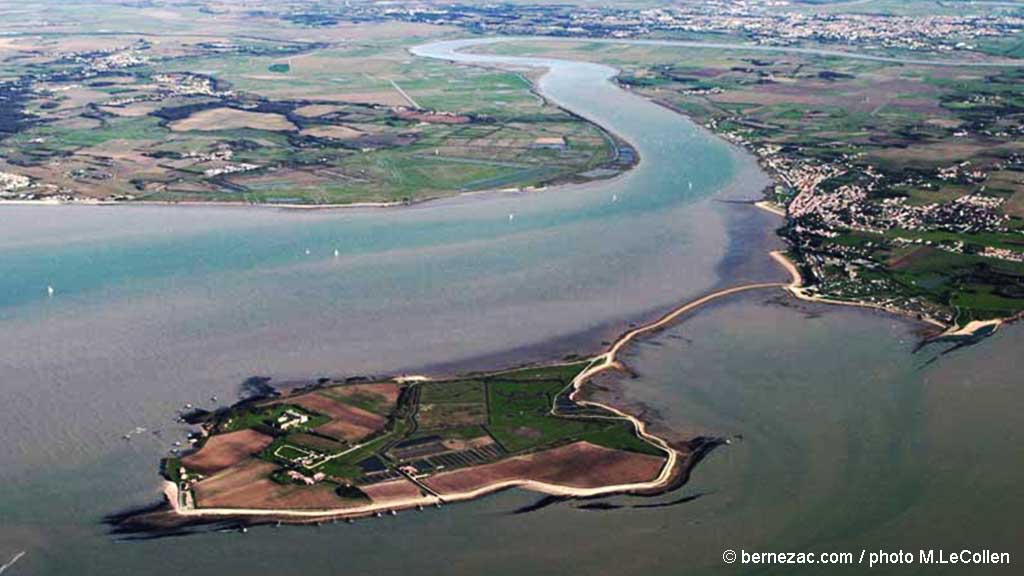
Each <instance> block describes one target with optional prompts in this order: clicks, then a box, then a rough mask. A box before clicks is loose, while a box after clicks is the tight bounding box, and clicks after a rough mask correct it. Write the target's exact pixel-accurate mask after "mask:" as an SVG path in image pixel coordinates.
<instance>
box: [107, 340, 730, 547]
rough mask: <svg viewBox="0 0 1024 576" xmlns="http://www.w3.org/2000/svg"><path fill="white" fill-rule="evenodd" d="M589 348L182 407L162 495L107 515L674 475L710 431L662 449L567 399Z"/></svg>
mask: <svg viewBox="0 0 1024 576" xmlns="http://www.w3.org/2000/svg"><path fill="white" fill-rule="evenodd" d="M603 359H604V356H601V357H598V358H595V359H593V360H587V361H578V362H573V363H568V364H556V365H550V366H543V367H533V368H521V369H516V370H512V371H507V372H498V373H490V374H478V375H470V376H465V377H458V378H453V379H446V380H431V379H427V378H425V377H405V378H394V379H385V380H369V379H362V378H355V379H348V380H344V381H335V380H330V379H321V380H319V381H317V382H315V383H312V384H309V385H306V386H301V387H297V388H293V389H287V390H281V391H277V390H273V389H271V388H269V387H267V386H264V387H263V389H264V390H265V393H264V394H261V395H258V396H256V397H253V398H249V399H246V400H243V401H241V402H239V403H237V404H235V405H233V406H230V407H225V408H221V409H219V410H216V411H213V412H208V411H203V410H195V411H193V412H191V413H189V414H187V415H185V419H186V420H187V421H188V422H190V423H193V424H198V425H199V431H198V432H196V433H194V434H193V435H192V437H191V442H192V444H193V446H192V448H191V449H189V450H187V451H184V452H180V453H177V454H175V455H173V456H170V457H167V458H165V459H164V460H163V461H162V463H161V472H162V475H163V476H164V478H165V480H166V490H165V494H166V495H167V499H168V505H167V506H163V507H161V508H160V509H158V510H155V511H154V510H147V511H145V512H143V513H141V514H134V515H127V516H125V517H123V518H120V519H118V520H117V522H116V524H118V527H117V528H116V530H118V531H123V532H138V531H149V530H168V529H175V528H179V527H182V526H185V525H192V524H207V523H217V522H223V521H232V522H242V523H243V524H244V523H259V522H268V521H277V522H286V523H309V522H321V521H325V520H337V519H342V518H345V519H351V518H358V517H365V516H374V515H376V516H380V515H383V514H393V513H395V512H396V511H398V510H401V509H408V508H418V509H423V508H425V507H429V506H441V505H443V504H444V503H447V502H456V501H461V500H467V499H471V498H475V497H479V496H482V495H485V494H489V493H492V492H495V491H498V490H502V489H506V488H511V487H523V488H527V489H530V490H533V491H537V492H542V493H547V494H550V495H553V496H564V497H587V496H602V495H608V494H614V493H638V494H642V493H647V494H653V493H661V492H664V491H665V490H667V489H670V488H672V487H674V486H678V485H679V484H680V482H681V480H682V479H683V476H685V472H686V471H688V469H689V467H690V465H691V464H692V463H694V462H695V461H696V460H697V459H699V458H700V457H701V456H702V455H703V453H705V452H706V450H707V449H708V448H710V447H713V446H714V445H715V444H716V441H714V440H706V439H696V440H694V441H693V442H691V443H690V444H689V445H688V446H673V447H669V446H668V445H667V444H666V443H665V442H663V441H661V440H660V439H657V438H654V437H651V436H648V435H647V434H645V433H644V432H643V431H642V424H640V422H639V421H637V420H635V419H634V418H632V417H628V416H626V415H624V414H623V413H621V412H619V411H617V410H615V409H614V408H609V407H604V406H601V405H599V404H595V403H592V402H585V401H577V400H575V399H574V392H575V391H576V390H578V386H579V385H580V384H581V383H582V381H581V375H583V374H584V373H585V372H587V371H590V372H595V371H596V369H595V368H594V367H595V366H596V365H597V363H598V362H599V361H600V360H603ZM602 369H603V368H602ZM584 377H585V376H584Z"/></svg>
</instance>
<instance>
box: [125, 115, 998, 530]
mask: <svg viewBox="0 0 1024 576" xmlns="http://www.w3.org/2000/svg"><path fill="white" fill-rule="evenodd" d="M649 101H652V102H653V103H655V104H658V102H657V101H655V100H649ZM674 111H675V112H677V113H679V111H678V110H674ZM684 116H685V114H684ZM588 121H589V120H588ZM601 129H602V130H604V131H606V132H608V133H609V134H614V133H612V132H610V131H608V130H607V129H605V128H604V127H601ZM709 132H710V131H709ZM710 133H711V134H713V135H714V136H716V137H718V138H720V139H721V136H719V135H717V134H714V132H710ZM616 136H617V135H616ZM722 140H723V141H725V142H726V143H728V144H733V143H731V142H729V141H728V140H725V139H722ZM627 142H628V141H627ZM741 149H744V148H742V147H741ZM634 150H636V148H635V147H634ZM744 151H746V152H748V153H749V151H747V150H745V149H744ZM755 158H756V156H755ZM636 165H638V164H634V165H633V166H634V167H635V166H636ZM626 173H627V171H623V172H620V173H619V174H617V175H615V177H621V176H622V175H624V174H626ZM570 185H571V184H570ZM519 192H523V191H522V190H520V191H519ZM481 193H483V191H478V192H470V193H465V194H481ZM424 201H429V200H424ZM118 204H121V205H125V204H130V203H123V202H122V203H118ZM172 204H180V203H172ZM199 204H200V205H209V203H199ZM402 204H406V205H408V204H414V203H402ZM753 204H754V205H755V206H757V207H758V208H761V209H763V210H766V211H768V212H771V213H773V214H775V215H776V216H780V217H785V210H783V209H781V208H780V207H778V206H776V205H774V204H770V203H768V202H767V201H764V200H762V201H757V202H754V203H753ZM228 205H230V206H237V204H231V203H229V204H228ZM251 206H253V207H260V206H268V207H269V206H270V205H251ZM276 207H278V208H280V207H282V206H281V205H278V206H276ZM297 207H301V208H311V209H318V208H326V207H325V206H305V205H300V206H297ZM339 207H355V206H353V205H341V206H339ZM363 207H366V206H363ZM768 255H769V256H770V257H771V258H772V259H773V260H774V261H775V262H776V263H777V264H779V265H780V266H782V267H783V268H784V269H785V270H786V271H788V272H789V273H790V277H791V278H790V281H789V282H779V281H776V282H754V283H746V284H741V285H734V286H729V287H725V288H721V289H717V290H715V291H713V292H710V293H707V294H704V295H702V296H699V297H697V298H694V299H690V300H687V301H686V302H684V303H682V304H679V305H676V306H674V307H673V308H671V309H670V310H669V311H668V312H667V313H664V314H663V315H661V316H659V317H657V318H655V319H654V320H651V321H649V322H647V323H645V324H642V325H641V326H639V327H636V328H632V329H629V330H627V331H626V332H624V333H622V334H620V335H619V336H618V337H617V338H615V340H614V341H613V342H612V343H611V344H610V346H608V347H607V348H606V350H605V351H604V352H601V353H599V354H597V355H594V356H589V357H583V358H576V359H574V360H573V362H579V361H580V360H584V361H587V360H589V363H588V365H587V367H586V368H584V369H583V371H581V372H580V373H579V374H577V375H576V377H574V378H573V380H572V382H571V383H570V386H571V387H572V388H573V390H572V392H571V393H570V395H569V398H570V399H571V400H573V401H577V402H578V403H579V404H580V405H585V406H586V405H589V406H593V407H598V408H602V409H604V410H607V411H609V412H611V413H613V414H615V415H616V416H609V417H607V418H612V419H621V420H626V421H629V422H630V423H631V424H632V425H633V428H634V431H635V433H636V435H637V437H639V438H641V439H643V440H645V441H647V442H648V443H649V444H651V445H653V446H655V447H657V448H659V449H660V450H662V451H663V452H664V455H665V461H664V463H663V464H662V466H661V468H660V470H659V473H658V475H657V476H656V477H655V478H653V479H651V480H648V481H644V482H634V483H629V484H615V485H607V486H599V487H592V488H580V487H574V486H566V485H560V484H553V483H547V482H541V481H537V480H532V479H530V478H528V477H522V478H514V479H509V480H502V481H499V482H495V483H492V484H488V485H485V486H481V487H478V488H475V489H473V490H468V491H465V492H457V493H454V494H449V495H446V496H443V497H441V496H438V495H435V494H429V493H424V494H422V495H421V496H420V497H403V498H398V499H395V500H392V501H381V502H378V503H372V502H371V503H368V504H366V505H360V506H354V507H345V508H323V509H262V508H193V507H187V506H186V507H183V506H182V505H181V495H182V494H181V493H180V491H179V489H178V487H177V486H176V485H175V484H174V483H171V482H167V483H166V484H165V488H164V495H165V497H166V498H167V502H168V504H169V506H170V514H171V515H172V517H176V518H178V519H198V520H200V521H202V520H204V519H211V518H213V519H222V520H225V519H226V520H246V521H248V520H256V521H264V520H270V521H273V520H276V521H279V522H287V523H306V522H314V521H323V520H332V519H350V518H359V517H366V516H371V515H379V514H381V513H385V512H386V513H392V512H393V511H396V510H402V509H409V508H414V507H425V506H438V505H443V504H444V503H449V502H461V501H466V500H472V499H476V498H480V497H482V496H486V495H488V494H492V493H495V492H499V491H502V490H506V489H510V488H522V489H526V490H530V491H533V492H538V493H541V494H547V495H551V496H558V497H565V498H593V497H599V496H611V495H617V494H636V495H658V494H663V493H665V492H667V491H670V490H671V489H673V488H674V487H676V486H678V485H681V483H680V482H683V483H684V482H685V476H686V474H685V473H686V472H688V471H689V470H690V469H691V468H692V466H693V465H695V463H696V460H699V459H700V458H701V457H703V455H704V454H706V452H703V453H702V452H701V451H700V450H699V449H698V450H695V451H694V452H692V453H686V454H683V453H681V452H680V451H678V450H676V449H675V448H673V447H671V446H670V445H669V443H668V442H667V441H666V440H665V439H663V438H661V437H659V436H657V435H655V434H652V433H650V432H649V431H648V423H646V422H644V421H642V420H641V419H639V418H638V417H636V416H633V415H631V414H629V413H627V412H625V411H623V410H620V409H618V408H616V407H614V406H610V405H606V404H602V403H599V402H594V401H587V400H577V397H578V396H579V394H580V393H581V392H582V391H583V389H584V386H585V385H586V383H587V382H588V381H590V380H591V379H592V378H593V377H594V376H596V375H598V374H601V373H603V372H606V371H609V370H624V369H625V368H626V367H625V365H624V364H623V363H622V362H620V361H619V360H618V359H617V355H618V353H619V352H621V351H622V350H623V349H624V348H625V347H627V346H628V345H629V344H630V343H632V342H633V341H634V340H636V339H637V338H639V337H640V336H643V335H645V334H648V333H652V332H656V331H658V330H660V329H662V328H664V327H665V326H668V325H670V324H673V323H675V322H677V321H679V320H680V318H681V317H682V316H684V315H686V314H687V313H690V312H694V311H697V310H699V309H700V308H701V307H703V306H704V305H706V304H709V303H711V302H713V301H717V300H719V299H721V298H726V297H729V296H731V295H734V294H738V293H743V292H748V291H753V290H766V289H772V288H779V289H783V290H785V291H786V292H788V293H789V294H792V295H793V296H794V297H795V298H797V299H800V300H806V301H810V302H817V303H825V304H838V305H850V306H858V307H863V308H871V309H876V310H880V311H884V312H886V313H896V314H900V315H903V316H912V317H914V318H915V319H917V320H923V321H925V322H927V323H930V324H932V325H933V326H936V327H940V328H944V329H948V328H949V327H948V326H946V325H944V324H942V323H941V322H938V321H937V320H934V319H931V318H927V317H918V316H916V315H910V314H908V313H906V312H905V311H901V310H898V309H894V308H890V307H885V306H881V305H876V304H870V303H859V302H852V301H841V300H832V299H828V298H823V297H820V296H814V295H810V294H807V293H806V291H805V290H804V289H803V278H802V276H801V274H800V272H799V269H798V267H797V265H796V264H795V263H794V262H793V261H792V260H790V259H789V258H788V257H787V256H786V255H785V254H783V253H782V252H781V251H771V252H769V253H768ZM972 324H973V323H972ZM990 325H991V323H984V326H985V327H987V326H990ZM997 325H998V324H997ZM965 328H966V327H965ZM562 363H564V362H551V363H548V364H547V365H557V364H562ZM398 378H407V379H411V380H423V379H429V378H430V376H423V375H413V376H410V375H405V376H400V377H398ZM551 413H552V414H553V415H555V414H556V407H555V406H554V405H552V408H551ZM696 440H698V439H694V441H696ZM715 441H717V442H722V441H721V440H720V439H716V440H713V441H712V444H714V442H715ZM712 447H713V446H712Z"/></svg>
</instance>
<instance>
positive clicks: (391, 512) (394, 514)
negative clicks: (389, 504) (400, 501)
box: [388, 510, 398, 516]
mask: <svg viewBox="0 0 1024 576" xmlns="http://www.w3.org/2000/svg"><path fill="white" fill-rule="evenodd" d="M388 514H391V515H392V516H398V512H395V511H394V510H388Z"/></svg>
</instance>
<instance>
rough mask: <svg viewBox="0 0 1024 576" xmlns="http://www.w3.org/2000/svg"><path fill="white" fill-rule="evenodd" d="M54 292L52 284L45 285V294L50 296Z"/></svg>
mask: <svg viewBox="0 0 1024 576" xmlns="http://www.w3.org/2000/svg"><path fill="white" fill-rule="evenodd" d="M54 292H55V290H54V289H53V286H47V287H46V295H47V296H49V297H51V298H52V297H53V293H54Z"/></svg>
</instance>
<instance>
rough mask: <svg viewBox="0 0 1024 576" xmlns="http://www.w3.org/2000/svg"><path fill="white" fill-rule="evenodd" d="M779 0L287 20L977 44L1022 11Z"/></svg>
mask: <svg viewBox="0 0 1024 576" xmlns="http://www.w3.org/2000/svg"><path fill="white" fill-rule="evenodd" d="M806 8H807V6H806V5H805V4H802V3H800V2H788V1H785V0H739V1H730V0H712V1H710V2H683V3H674V4H672V5H670V6H659V7H651V8H625V7H618V6H593V5H584V6H576V5H570V4H555V5H543V4H538V5H528V6H523V5H519V4H472V3H459V2H453V3H437V2H428V1H419V2H397V3H390V2H389V3H383V4H363V3H353V4H347V5H346V6H345V7H344V8H338V9H335V10H331V9H330V8H328V7H325V6H321V7H319V8H318V10H317V11H315V12H310V11H308V10H306V9H305V8H304V7H301V8H298V9H296V10H294V11H292V12H290V13H288V14H287V15H286V18H288V19H289V20H290V21H293V22H299V23H305V24H309V25H313V26H325V25H331V24H332V23H336V22H338V21H340V20H343V19H345V20H347V19H355V20H358V21H376V20H380V19H397V20H403V21H408V22H421V23H430V24H444V25H454V26H460V27H463V28H466V29H468V30H471V31H473V32H476V33H480V34H496V35H498V34H500V35H508V36H562V37H583V38H685V37H691V36H694V35H697V36H699V37H705V36H708V35H718V36H720V37H722V38H733V39H743V40H747V41H752V42H755V43H758V44H765V45H773V46H796V45H801V44H804V43H814V44H817V45H846V46H858V47H868V48H879V49H893V50H906V51H938V52H951V51H975V50H978V49H979V46H978V41H979V40H984V39H990V38H998V37H1003V36H1006V35H1012V34H1018V33H1020V32H1021V31H1022V30H1024V16H1021V14H1020V13H1019V12H1017V11H1014V10H1012V8H1013V7H1012V6H1010V7H1009V8H1008V9H1007V10H1006V12H1005V13H995V14H991V15H986V16H981V17H979V16H973V15H972V16H956V15H935V14H914V15H892V14H880V13H872V12H869V13H864V14H849V13H831V12H828V11H823V12H819V11H813V10H807V9H806Z"/></svg>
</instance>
